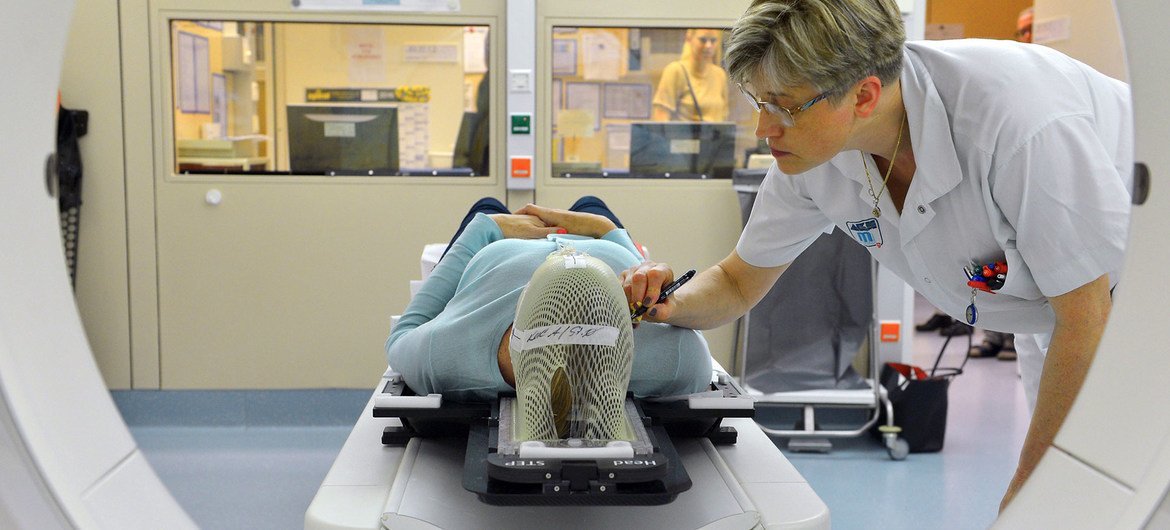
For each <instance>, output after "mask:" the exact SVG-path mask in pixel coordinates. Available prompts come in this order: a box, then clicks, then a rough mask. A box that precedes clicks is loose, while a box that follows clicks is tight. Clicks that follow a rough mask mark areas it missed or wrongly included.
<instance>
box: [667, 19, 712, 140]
mask: <svg viewBox="0 0 1170 530" xmlns="http://www.w3.org/2000/svg"><path fill="white" fill-rule="evenodd" d="M721 33H722V31H721V30H717V29H688V30H687V34H686V42H685V44H684V45H683V51H682V57H680V58H679V60H677V61H674V62H672V63H670V64H668V65H666V68H664V69H663V70H662V78H661V79H659V81H658V91H657V92H656V93H655V94H654V114H653V118H654V120H656V121H725V120H726V119H727V72H725V71H724V70H723V68H721V67H720V66H719V56H720V53H721V52H720V50H721V48H722V46H721V45H720V39H721V37H720V34H721Z"/></svg>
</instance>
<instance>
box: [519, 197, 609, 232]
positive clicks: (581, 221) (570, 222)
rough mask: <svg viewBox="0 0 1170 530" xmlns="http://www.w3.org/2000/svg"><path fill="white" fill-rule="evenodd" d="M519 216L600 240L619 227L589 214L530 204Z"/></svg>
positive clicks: (521, 210)
mask: <svg viewBox="0 0 1170 530" xmlns="http://www.w3.org/2000/svg"><path fill="white" fill-rule="evenodd" d="M516 213H517V214H526V215H533V216H536V217H538V218H540V220H541V221H543V222H544V223H545V224H546V225H548V226H551V227H561V228H564V229H565V230H566V231H567V232H568V233H570V234H577V235H581V236H589V237H592V238H600V237H601V236H604V235H605V234H608V233H609V232H610V231H611V230H613V229H615V228H617V225H615V224H614V223H613V221H610V220H609V219H607V218H606V217H604V216H601V215H597V214H593V213H587V212H571V211H569V210H560V209H557V208H545V207H543V206H537V205H535V204H528V205H526V206H524V207H523V208H521V209H519V210H516Z"/></svg>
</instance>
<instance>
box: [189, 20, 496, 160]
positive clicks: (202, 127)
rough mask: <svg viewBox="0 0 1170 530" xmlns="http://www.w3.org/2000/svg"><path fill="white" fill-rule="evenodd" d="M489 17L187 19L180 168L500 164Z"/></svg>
mask: <svg viewBox="0 0 1170 530" xmlns="http://www.w3.org/2000/svg"><path fill="white" fill-rule="evenodd" d="M488 41H489V39H488V27H487V26H450V25H425V26H424V25H387V24H378V25H375V24H330V23H281V22H237V21H196V20H175V21H172V22H171V43H172V44H171V65H172V68H171V72H172V80H171V81H172V97H173V103H174V114H173V117H174V120H173V124H174V140H175V141H174V149H175V171H176V172H177V173H187V174H208V173H211V174H215V173H230V174H238V173H244V174H267V175H271V174H288V175H327V176H339V175H360V176H393V175H467V176H476V175H487V174H488V173H489V171H490V167H491V165H490V160H489V157H490V155H489V151H490V150H489V149H488V136H489V135H488V132H489V130H490V127H489V120H488V108H489V106H490V105H489V101H490V94H489V82H488V71H489V66H490V53H489V43H488Z"/></svg>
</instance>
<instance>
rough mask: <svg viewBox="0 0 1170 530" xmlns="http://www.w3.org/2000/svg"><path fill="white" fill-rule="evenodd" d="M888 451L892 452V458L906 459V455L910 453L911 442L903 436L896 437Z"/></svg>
mask: <svg viewBox="0 0 1170 530" xmlns="http://www.w3.org/2000/svg"><path fill="white" fill-rule="evenodd" d="M886 451H887V452H889V453H890V459H891V460H899V461H901V460H905V459H906V455H908V454H910V443H909V442H907V441H906V440H904V439H902V438H896V439H894V443H893V444H891V445H890V446H889V447H887V448H886Z"/></svg>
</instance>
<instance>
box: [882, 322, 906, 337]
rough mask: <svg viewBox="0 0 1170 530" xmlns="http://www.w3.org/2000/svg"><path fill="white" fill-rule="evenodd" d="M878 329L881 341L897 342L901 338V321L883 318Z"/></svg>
mask: <svg viewBox="0 0 1170 530" xmlns="http://www.w3.org/2000/svg"><path fill="white" fill-rule="evenodd" d="M880 331H881V340H882V342H898V341H899V340H901V338H902V321H900V320H883V321H881V327H880Z"/></svg>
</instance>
